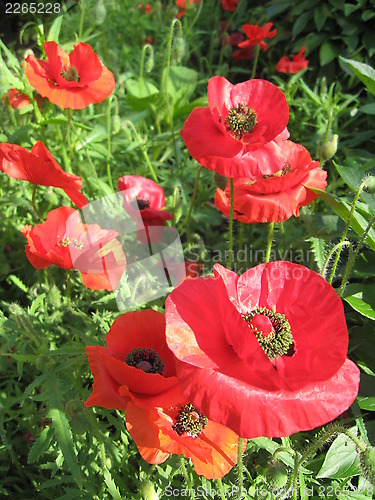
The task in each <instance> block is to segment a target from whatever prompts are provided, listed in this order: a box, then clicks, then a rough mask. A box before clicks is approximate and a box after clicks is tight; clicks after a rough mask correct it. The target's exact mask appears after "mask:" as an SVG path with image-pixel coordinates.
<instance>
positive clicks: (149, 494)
mask: <svg viewBox="0 0 375 500" xmlns="http://www.w3.org/2000/svg"><path fill="white" fill-rule="evenodd" d="M139 491H140V493H141V495H142V498H143V500H159V497H158V495H157V493H156V491H155V489H154V485H153V484H152V483H151V481H142V482H141V484H140V485H139Z"/></svg>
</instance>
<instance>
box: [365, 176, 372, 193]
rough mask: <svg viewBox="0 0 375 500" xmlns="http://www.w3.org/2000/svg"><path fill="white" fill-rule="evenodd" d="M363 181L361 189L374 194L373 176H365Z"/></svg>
mask: <svg viewBox="0 0 375 500" xmlns="http://www.w3.org/2000/svg"><path fill="white" fill-rule="evenodd" d="M364 181H365V182H366V184H365V185H364V186H363V191H365V192H366V193H370V194H375V177H374V176H372V175H369V176H367V177H365V179H364Z"/></svg>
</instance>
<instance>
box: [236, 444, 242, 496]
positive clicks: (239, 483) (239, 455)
mask: <svg viewBox="0 0 375 500" xmlns="http://www.w3.org/2000/svg"><path fill="white" fill-rule="evenodd" d="M242 445H243V438H241V437H240V438H238V493H237V498H238V500H241V498H242V489H243V460H242Z"/></svg>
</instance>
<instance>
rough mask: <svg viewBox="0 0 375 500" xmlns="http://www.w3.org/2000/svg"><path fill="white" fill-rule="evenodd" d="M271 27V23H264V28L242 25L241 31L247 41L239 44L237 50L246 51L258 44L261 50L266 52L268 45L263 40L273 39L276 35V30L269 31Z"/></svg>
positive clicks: (255, 25) (254, 25)
mask: <svg viewBox="0 0 375 500" xmlns="http://www.w3.org/2000/svg"><path fill="white" fill-rule="evenodd" d="M271 27H272V23H266V24H265V25H264V26H258V25H257V24H244V25H243V26H242V28H241V29H242V31H243V32H244V33H245V35H246V36H247V38H248V39H247V40H245V41H244V42H241V43H239V44H238V46H239V48H240V49H246V48H248V47H254V46H255V45H258V44H259V47H260V48H261V49H263V50H266V49H267V48H268V45H267V44H266V43H265V42H264V40H265V39H266V38H273V37H275V36H276V33H277V30H276V28H275V29H274V30H272V31H271Z"/></svg>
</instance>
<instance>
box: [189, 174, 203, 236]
mask: <svg viewBox="0 0 375 500" xmlns="http://www.w3.org/2000/svg"><path fill="white" fill-rule="evenodd" d="M201 171H202V166H201V165H199V167H198V171H197V175H196V177H195V182H194V189H193V194H192V196H191V200H190V206H189V210H188V213H187V216H186V234H187V239H188V243H191V229H190V222H191V214H192V212H193V206H194V202H195V198H196V197H197V193H198V185H199V177H200V175H201Z"/></svg>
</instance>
